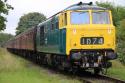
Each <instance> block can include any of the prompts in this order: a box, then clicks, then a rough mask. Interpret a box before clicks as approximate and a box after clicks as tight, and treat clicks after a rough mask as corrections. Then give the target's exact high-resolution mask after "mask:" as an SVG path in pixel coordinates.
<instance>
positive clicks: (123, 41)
mask: <svg viewBox="0 0 125 83" xmlns="http://www.w3.org/2000/svg"><path fill="white" fill-rule="evenodd" d="M117 42H118V43H117V50H118V55H119V59H120V61H121V62H123V63H125V56H124V55H125V19H123V20H122V21H120V22H119V26H118V27H117Z"/></svg>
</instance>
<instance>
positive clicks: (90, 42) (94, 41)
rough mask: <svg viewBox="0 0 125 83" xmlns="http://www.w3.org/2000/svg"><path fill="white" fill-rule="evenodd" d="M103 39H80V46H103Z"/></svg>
mask: <svg viewBox="0 0 125 83" xmlns="http://www.w3.org/2000/svg"><path fill="white" fill-rule="evenodd" d="M103 43H104V38H103V37H82V38H81V44H82V45H95V44H103Z"/></svg>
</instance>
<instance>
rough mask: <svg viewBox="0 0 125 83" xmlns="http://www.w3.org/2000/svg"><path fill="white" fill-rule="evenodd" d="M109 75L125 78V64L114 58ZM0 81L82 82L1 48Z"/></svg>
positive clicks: (24, 82) (18, 82) (15, 82)
mask: <svg viewBox="0 0 125 83" xmlns="http://www.w3.org/2000/svg"><path fill="white" fill-rule="evenodd" d="M112 62H113V67H112V68H109V69H108V75H109V76H112V77H116V78H119V79H122V80H125V66H124V65H122V64H121V63H120V62H119V61H118V60H114V61H112ZM0 83H80V81H78V80H76V79H71V78H69V77H67V76H64V75H61V74H55V73H51V72H49V71H48V70H46V69H44V68H42V67H39V66H36V65H35V64H33V63H31V62H29V61H26V60H24V59H22V58H20V57H18V56H16V55H13V54H11V53H9V52H7V51H6V49H2V48H0Z"/></svg>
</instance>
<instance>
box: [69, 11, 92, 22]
mask: <svg viewBox="0 0 125 83" xmlns="http://www.w3.org/2000/svg"><path fill="white" fill-rule="evenodd" d="M71 24H90V16H89V12H71Z"/></svg>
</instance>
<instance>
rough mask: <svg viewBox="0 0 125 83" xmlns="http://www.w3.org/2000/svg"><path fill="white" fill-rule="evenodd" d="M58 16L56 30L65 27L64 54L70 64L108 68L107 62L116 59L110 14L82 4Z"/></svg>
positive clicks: (109, 65)
mask: <svg viewBox="0 0 125 83" xmlns="http://www.w3.org/2000/svg"><path fill="white" fill-rule="evenodd" d="M61 15H62V16H61V17H62V18H60V29H63V28H64V27H65V28H66V54H67V55H68V56H69V57H70V59H71V61H72V62H73V64H75V65H78V66H80V67H82V68H99V67H101V68H108V67H111V63H110V62H109V60H113V59H116V58H117V54H116V53H115V27H114V26H113V22H112V14H111V11H110V10H108V9H105V8H102V7H98V6H88V5H83V6H76V7H72V8H69V9H67V10H66V11H65V12H63V13H62V14H61ZM63 18H64V19H65V20H64V21H62V19H63ZM63 24H64V25H65V26H64V25H63Z"/></svg>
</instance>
